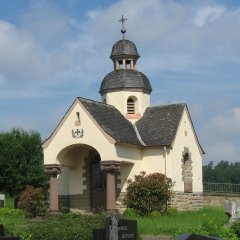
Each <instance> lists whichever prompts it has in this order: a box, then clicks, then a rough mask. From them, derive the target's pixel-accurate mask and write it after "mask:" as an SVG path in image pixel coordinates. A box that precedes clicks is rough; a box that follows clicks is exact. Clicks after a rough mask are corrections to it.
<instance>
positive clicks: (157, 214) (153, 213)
mask: <svg viewBox="0 0 240 240" xmlns="http://www.w3.org/2000/svg"><path fill="white" fill-rule="evenodd" d="M161 216H162V214H161V213H160V212H159V211H152V212H150V213H149V214H148V217H151V218H159V217H161Z"/></svg>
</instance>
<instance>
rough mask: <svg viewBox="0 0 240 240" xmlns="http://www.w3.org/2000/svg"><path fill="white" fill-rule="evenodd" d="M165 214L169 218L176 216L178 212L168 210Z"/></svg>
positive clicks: (173, 209)
mask: <svg viewBox="0 0 240 240" xmlns="http://www.w3.org/2000/svg"><path fill="white" fill-rule="evenodd" d="M166 214H167V215H169V216H176V215H178V210H177V209H176V208H168V210H167V212H166Z"/></svg>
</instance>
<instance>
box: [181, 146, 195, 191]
mask: <svg viewBox="0 0 240 240" xmlns="http://www.w3.org/2000/svg"><path fill="white" fill-rule="evenodd" d="M182 181H183V182H184V192H192V191H193V189H192V181H193V173H192V158H191V153H190V151H189V148H187V147H184V150H183V152H182Z"/></svg>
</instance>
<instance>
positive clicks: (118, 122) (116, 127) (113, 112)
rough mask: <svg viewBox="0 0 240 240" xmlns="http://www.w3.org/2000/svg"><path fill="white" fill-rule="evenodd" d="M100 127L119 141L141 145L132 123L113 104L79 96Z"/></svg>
mask: <svg viewBox="0 0 240 240" xmlns="http://www.w3.org/2000/svg"><path fill="white" fill-rule="evenodd" d="M78 99H79V101H80V102H81V103H82V104H83V106H84V107H85V108H86V109H87V111H88V112H89V113H90V114H91V115H92V117H93V118H94V119H95V120H96V122H97V123H98V124H99V125H100V127H101V128H102V129H103V130H104V131H105V132H106V133H107V134H109V135H110V136H111V137H112V138H113V139H115V140H116V141H117V142H125V143H130V144H135V145H141V143H140V142H139V140H138V138H137V135H136V132H135V130H134V128H133V126H132V124H131V123H130V122H129V121H128V120H127V119H126V118H124V116H123V115H122V114H121V113H120V112H119V111H118V110H117V109H116V108H115V107H113V106H111V105H108V104H104V103H100V102H96V101H92V100H88V99H84V98H80V97H79V98H78Z"/></svg>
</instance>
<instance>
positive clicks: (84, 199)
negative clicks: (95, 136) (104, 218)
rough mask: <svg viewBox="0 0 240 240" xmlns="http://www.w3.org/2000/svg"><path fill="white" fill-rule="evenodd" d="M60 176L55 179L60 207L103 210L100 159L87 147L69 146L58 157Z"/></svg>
mask: <svg viewBox="0 0 240 240" xmlns="http://www.w3.org/2000/svg"><path fill="white" fill-rule="evenodd" d="M58 160H59V162H60V163H61V165H62V168H63V170H62V173H61V174H60V175H59V177H58V186H59V200H60V206H61V205H64V206H68V207H70V208H72V209H81V210H91V209H98V208H103V209H105V208H106V173H105V172H104V171H102V170H101V167H100V162H101V157H100V154H99V153H98V151H97V150H96V149H94V148H93V147H91V146H89V145H83V144H78V145H72V146H69V147H67V148H65V149H63V150H62V151H61V152H60V153H59V154H58Z"/></svg>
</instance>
